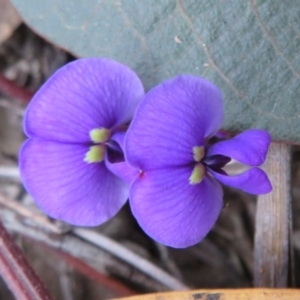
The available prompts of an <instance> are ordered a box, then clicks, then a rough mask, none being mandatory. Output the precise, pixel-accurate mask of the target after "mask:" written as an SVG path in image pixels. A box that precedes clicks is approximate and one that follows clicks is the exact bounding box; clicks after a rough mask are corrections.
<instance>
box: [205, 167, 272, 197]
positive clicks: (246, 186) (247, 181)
mask: <svg viewBox="0 0 300 300" xmlns="http://www.w3.org/2000/svg"><path fill="white" fill-rule="evenodd" d="M209 172H210V173H211V174H212V175H213V176H214V177H215V178H216V179H217V180H219V181H220V182H222V183H223V184H225V185H229V186H232V187H234V188H238V189H241V190H242V191H244V192H247V193H250V194H254V195H260V194H267V193H270V192H271V191H272V184H271V182H270V180H269V178H268V176H267V174H266V173H265V172H264V171H263V170H261V169H259V168H251V169H249V170H248V171H246V172H244V173H242V174H239V175H235V176H228V175H223V174H220V173H218V172H215V171H213V170H211V169H210V170H209Z"/></svg>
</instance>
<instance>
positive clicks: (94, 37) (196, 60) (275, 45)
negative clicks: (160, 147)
mask: <svg viewBox="0 0 300 300" xmlns="http://www.w3.org/2000/svg"><path fill="white" fill-rule="evenodd" d="M12 2H13V3H14V5H15V6H16V7H17V9H18V10H19V11H20V13H21V14H22V16H23V17H24V18H25V20H26V21H27V22H28V24H30V25H31V26H32V27H34V28H35V29H36V30H37V31H38V32H40V33H41V34H43V35H45V36H46V37H48V38H49V39H50V40H52V41H53V42H54V43H57V44H59V45H61V46H63V47H65V48H67V49H69V50H71V51H72V52H74V53H76V54H78V55H80V56H105V57H111V58H114V59H116V60H118V61H120V62H123V63H125V64H127V65H129V66H130V67H131V68H133V69H134V70H135V71H136V72H137V73H138V74H139V75H140V76H141V78H142V80H143V82H144V85H145V87H146V88H147V89H149V88H151V87H153V86H154V85H156V84H158V83H159V82H161V81H162V80H164V79H166V78H170V77H173V76H175V75H177V74H180V73H190V74H195V75H199V76H203V77H206V78H208V79H209V80H211V81H213V82H214V83H215V84H216V85H218V86H219V88H220V89H221V90H222V92H223V95H224V98H225V110H226V118H225V124H224V127H225V128H226V129H229V130H233V131H239V130H241V129H246V128H250V127H251V128H265V129H267V130H269V131H270V132H271V133H272V135H273V138H274V139H276V140H283V141H290V142H297V143H299V142H300V99H299V97H300V80H299V79H300V78H299V77H300V1H298V0H288V1H282V0H249V1H245V0H239V1H237V0H225V1H224V0H223V1H222V0H215V1H204V0H203V1H202V0H182V1H175V0H157V1H150V0H147V1H142V0H102V1H101V0H85V1H79V0H46V1H41V0H26V1H24V0H12Z"/></svg>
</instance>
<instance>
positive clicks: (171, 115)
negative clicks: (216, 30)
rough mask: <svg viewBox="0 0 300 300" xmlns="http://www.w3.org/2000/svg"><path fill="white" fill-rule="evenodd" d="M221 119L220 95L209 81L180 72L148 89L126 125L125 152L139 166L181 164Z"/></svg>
mask: <svg viewBox="0 0 300 300" xmlns="http://www.w3.org/2000/svg"><path fill="white" fill-rule="evenodd" d="M222 121H223V106H222V96H221V93H220V91H219V90H218V89H217V88H216V87H215V86H214V85H213V84H212V83H210V82H208V81H206V80H204V79H202V78H198V77H194V76H188V75H181V76H178V77H175V78H174V79H171V80H169V81H166V82H164V83H162V84H160V85H159V86H157V87H155V88H154V89H152V90H151V91H150V92H149V93H148V94H146V96H145V97H144V99H143V101H142V102H141V103H140V105H139V107H138V109H137V112H136V114H135V117H134V119H133V121H132V123H131V125H130V127H129V129H128V132H127V136H126V141H125V156H126V158H127V160H128V161H129V163H130V164H132V165H133V166H135V167H138V168H141V169H143V170H151V169H158V168H163V167H172V166H183V165H186V164H187V163H190V162H192V161H193V150H192V148H193V147H194V146H201V145H203V140H204V138H206V137H210V136H211V135H213V134H215V133H216V132H217V130H218V129H219V128H220V127H221V124H222Z"/></svg>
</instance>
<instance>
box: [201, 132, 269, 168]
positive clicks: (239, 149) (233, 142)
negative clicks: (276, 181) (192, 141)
mask: <svg viewBox="0 0 300 300" xmlns="http://www.w3.org/2000/svg"><path fill="white" fill-rule="evenodd" d="M270 142H271V136H270V134H269V133H268V132H267V131H265V130H258V129H256V130H255V129H250V130H246V131H244V132H242V133H240V134H238V135H237V136H235V137H234V138H232V139H230V140H227V141H223V142H218V143H216V144H214V145H212V146H211V147H210V148H209V149H208V152H207V156H212V155H218V154H221V155H225V156H228V157H230V158H233V159H235V160H237V161H238V162H241V163H243V164H246V165H249V166H260V165H261V164H263V163H264V161H265V159H266V156H267V153H268V148H269V145H270Z"/></svg>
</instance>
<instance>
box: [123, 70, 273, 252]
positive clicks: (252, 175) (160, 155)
mask: <svg viewBox="0 0 300 300" xmlns="http://www.w3.org/2000/svg"><path fill="white" fill-rule="evenodd" d="M222 121H223V107H222V96H221V94H220V91H219V90H218V89H217V88H216V87H215V86H214V85H213V84H211V83H210V82H208V81H206V80H204V79H201V78H197V77H193V76H186V75H182V76H178V77H176V78H174V79H172V80H169V81H166V82H164V83H162V84H161V85H159V86H157V87H155V88H154V89H152V90H151V91H150V92H149V93H148V94H146V96H145V97H144V99H143V101H142V102H141V103H140V105H139V107H138V109H137V111H136V114H135V117H134V119H133V121H132V123H131V125H130V127H129V129H128V133H127V135H126V138H125V156H126V160H127V161H128V163H129V164H131V165H132V166H133V167H135V168H138V169H140V170H141V173H140V176H139V177H138V178H137V179H136V180H135V181H134V183H133V184H132V186H131V190H130V196H129V199H130V205H131V208H132V212H133V214H134V216H135V218H136V219H137V221H138V222H139V224H140V226H141V227H142V228H143V229H144V230H145V232H146V233H147V234H148V235H150V236H151V237H152V238H153V239H155V240H157V241H158V242H160V243H163V244H165V245H169V246H172V247H178V248H181V247H187V246H191V245H193V244H196V243H197V242H199V241H200V240H201V239H203V238H204V237H205V236H206V234H207V233H208V231H209V230H210V229H211V228H212V226H213V225H214V223H215V222H216V220H217V218H218V215H219V214H220V211H221V209H222V206H223V201H222V198H223V191H222V188H221V185H220V183H219V182H218V181H220V182H221V183H224V184H226V185H229V186H232V187H237V188H240V189H242V190H244V191H246V192H248V193H252V194H263V193H268V192H270V191H271V189H272V187H271V184H270V182H269V180H268V178H267V176H266V174H265V173H264V172H263V171H262V170H261V169H259V168H257V166H259V165H261V164H262V163H263V162H264V160H265V158H266V154H267V151H268V146H269V144H270V135H269V134H268V133H267V132H266V131H263V130H247V131H245V132H243V133H241V134H239V135H237V136H236V137H234V138H233V139H231V140H227V141H222V142H218V143H215V144H211V143H210V138H212V137H213V136H215V135H216V133H217V132H218V130H219V129H220V127H221V124H222ZM231 159H234V160H237V161H238V162H240V163H243V164H246V165H248V166H251V167H253V168H250V169H249V170H248V171H246V172H244V173H242V174H239V175H236V176H228V175H227V174H226V172H225V171H224V170H223V169H222V168H223V167H224V165H226V164H227V163H228V162H229V161H230V160H231ZM216 179H217V180H218V181H217V180H216Z"/></svg>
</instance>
